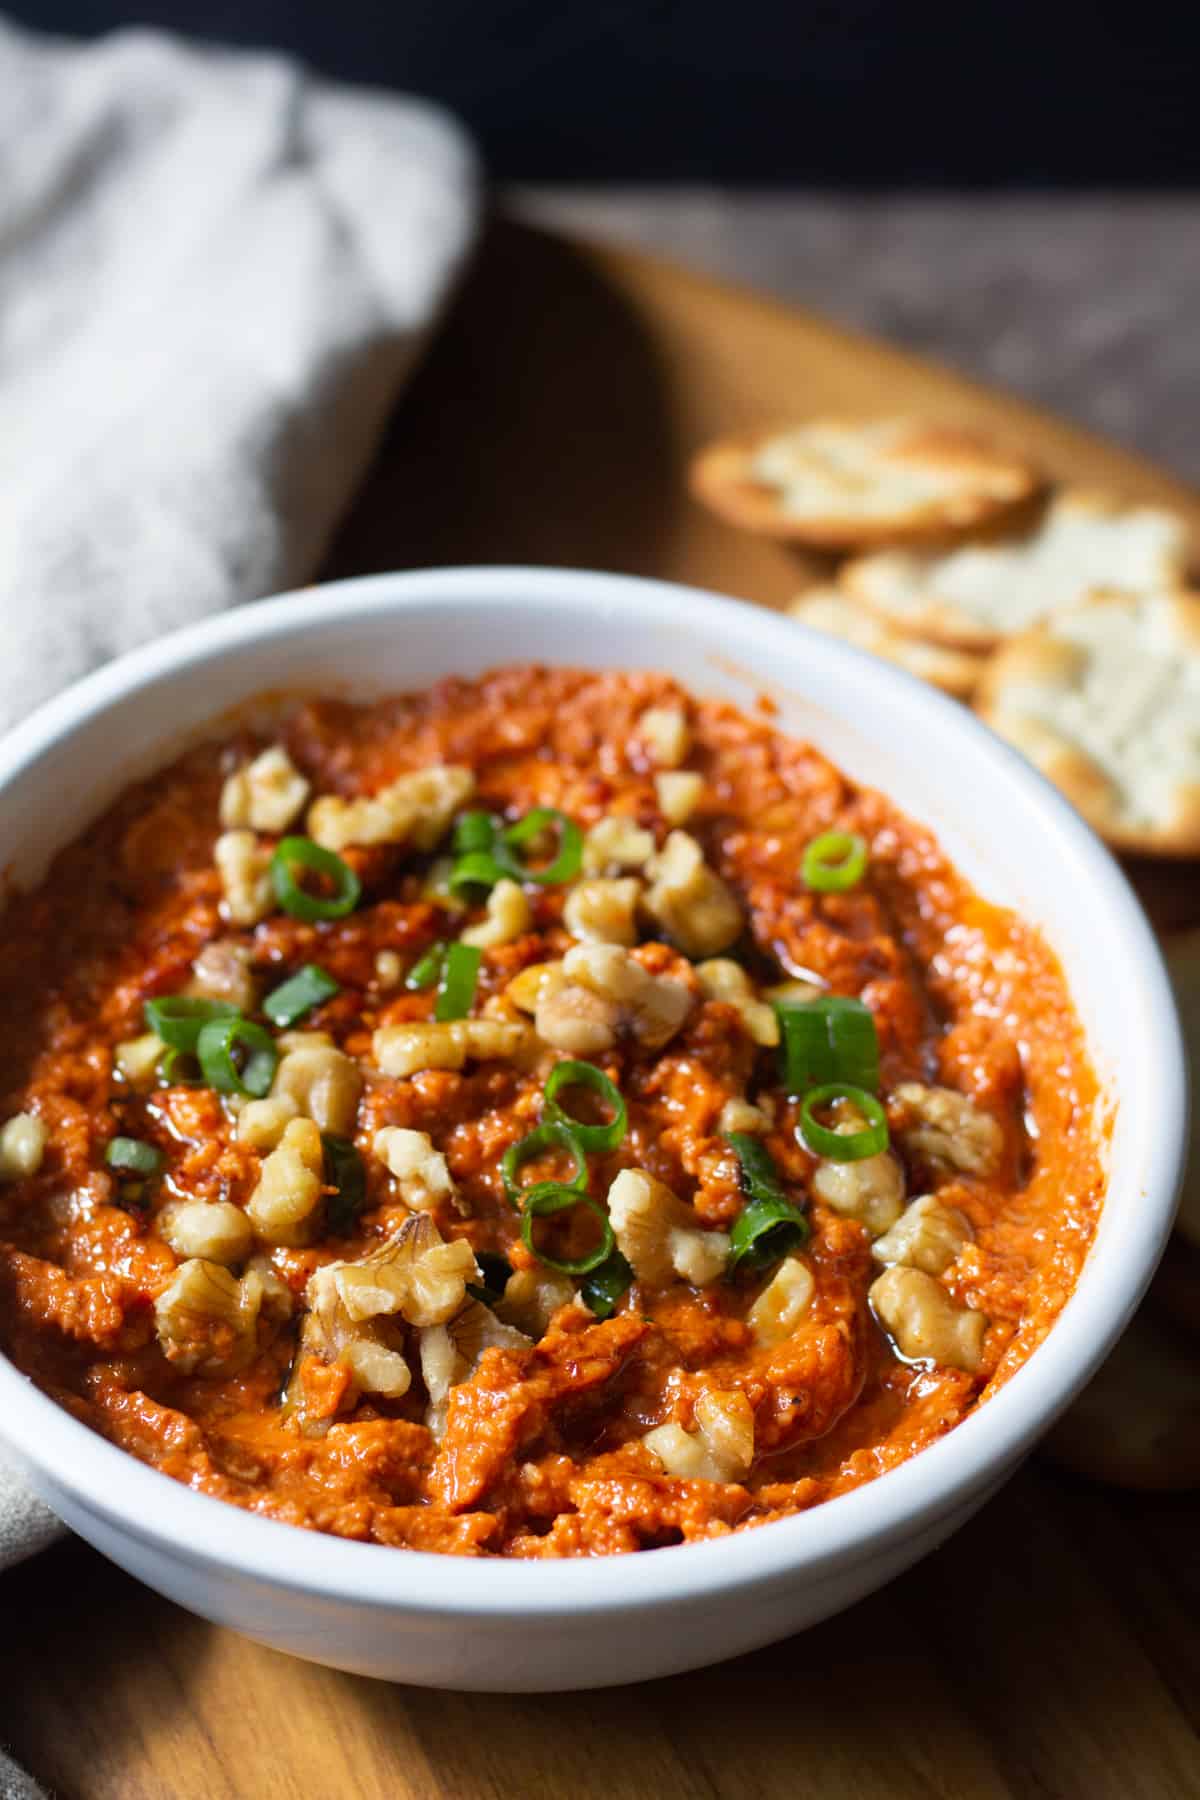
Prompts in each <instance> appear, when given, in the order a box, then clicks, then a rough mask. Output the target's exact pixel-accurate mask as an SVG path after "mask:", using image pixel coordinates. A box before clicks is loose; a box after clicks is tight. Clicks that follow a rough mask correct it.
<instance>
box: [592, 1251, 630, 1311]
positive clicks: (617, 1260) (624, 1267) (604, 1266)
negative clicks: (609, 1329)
mask: <svg viewBox="0 0 1200 1800" xmlns="http://www.w3.org/2000/svg"><path fill="white" fill-rule="evenodd" d="M632 1286H633V1270H632V1269H631V1268H630V1266H629V1264H628V1263H627V1262H626V1260H625V1258H624V1257H623V1256H622V1255H621V1252H620V1251H619V1250H610V1251H609V1253H608V1255H607V1256H606V1257H605V1259H604V1261H603V1262H602V1263H600V1264H599V1266H598V1267H597V1268H595V1269H593V1270H592V1272H591V1274H590V1275H589V1276H588V1278H587V1280H586V1281H585V1282H584V1284H583V1286H582V1287H581V1288H580V1290H579V1298H580V1299H581V1300H582V1301H583V1304H584V1305H585V1306H586V1307H587V1308H588V1310H589V1311H590V1312H591V1313H593V1314H594V1316H595V1317H596V1318H597V1319H611V1318H612V1315H613V1312H614V1311H615V1309H616V1304H617V1301H618V1300H620V1299H621V1298H622V1297H623V1296H624V1295H625V1294H627V1293H628V1292H629V1290H630V1288H631V1287H632Z"/></svg>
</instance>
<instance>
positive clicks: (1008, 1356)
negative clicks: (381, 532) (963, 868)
mask: <svg viewBox="0 0 1200 1800" xmlns="http://www.w3.org/2000/svg"><path fill="white" fill-rule="evenodd" d="M0 963H2V965H3V978H2V980H0V993H2V994H3V996H4V1008H5V1017H4V1030H3V1033H2V1034H0V1046H2V1059H3V1060H2V1068H0V1093H2V1096H3V1110H2V1111H0V1118H2V1119H3V1120H5V1121H7V1122H6V1123H5V1124H4V1125H3V1128H2V1130H0V1339H2V1342H3V1346H4V1349H5V1350H6V1352H7V1354H8V1355H9V1356H10V1357H11V1358H12V1360H13V1361H14V1362H15V1363H16V1365H17V1366H18V1367H19V1368H20V1369H22V1370H24V1371H25V1372H26V1373H27V1374H28V1375H29V1376H31V1377H32V1379H33V1380H34V1381H36V1382H37V1383H38V1384H39V1386H40V1387H42V1388H43V1389H44V1390H45V1392H46V1393H48V1394H49V1395H51V1396H52V1397H53V1398H54V1399H55V1400H57V1401H58V1402H59V1403H60V1404H62V1405H63V1406H65V1407H66V1408H67V1409H68V1410H69V1411H70V1412H71V1413H72V1414H73V1415H74V1416H75V1417H76V1418H78V1419H81V1420H83V1421H85V1422H86V1423H87V1424H88V1425H90V1426H91V1427H92V1428H93V1429H94V1430H96V1431H98V1432H100V1433H102V1434H103V1435H104V1436H105V1437H107V1438H108V1439H110V1440H111V1441H112V1442H113V1443H115V1444H118V1445H120V1446H121V1447H122V1448H124V1449H126V1450H128V1451H129V1452H130V1453H131V1454H132V1455H134V1456H137V1457H139V1458H140V1459H141V1460H142V1461H144V1462H146V1463H149V1464H150V1465H152V1466H153V1467H154V1468H157V1469H160V1470H162V1471H163V1472H164V1473H165V1474H167V1475H170V1476H172V1477H173V1478H174V1479H176V1480H178V1481H181V1482H185V1483H186V1484H187V1485H188V1486H190V1487H192V1488H194V1489H196V1490H198V1491H199V1492H201V1493H206V1494H211V1495H215V1496H217V1497H218V1498H220V1499H223V1500H227V1501H231V1502H232V1503H233V1504H234V1505H237V1506H242V1507H245V1508H247V1509H249V1510H251V1511H253V1512H257V1513H260V1514H264V1515H266V1516H268V1517H271V1518H275V1519H281V1520H285V1521H287V1522H288V1523H290V1524H294V1525H302V1526H307V1527H310V1528H312V1529H314V1530H319V1531H326V1532H333V1533H336V1534H338V1535H339V1536H342V1537H347V1538H355V1539H361V1540H367V1541H370V1542H374V1543H379V1544H388V1545H397V1546H408V1547H411V1548H416V1549H422V1550H439V1551H448V1552H455V1553H460V1554H474V1555H494V1556H523V1557H531V1556H582V1555H596V1554H601V1553H609V1552H615V1551H627V1550H642V1549H648V1548H651V1547H654V1546H658V1545H666V1544H674V1543H679V1542H681V1541H684V1540H689V1541H690V1540H695V1539H700V1538H711V1537H717V1536H720V1535H722V1534H724V1533H725V1532H728V1531H731V1530H734V1529H737V1528H739V1527H741V1526H746V1525H751V1524H758V1523H761V1522H763V1521H766V1520H770V1519H775V1518H780V1517H783V1516H786V1515H788V1514H792V1513H796V1512H798V1511H801V1510H803V1509H805V1508H808V1507H811V1506H814V1505H816V1504H818V1503H819V1502H821V1501H823V1500H826V1499H828V1498H829V1497H831V1496H833V1495H836V1494H839V1493H843V1492H845V1491H846V1490H847V1489H850V1488H853V1487H856V1486H857V1485H858V1484H860V1483H862V1482H864V1481H868V1480H870V1479H872V1478H873V1477H874V1476H876V1475H878V1474H881V1473H882V1472H884V1471H885V1470H887V1469H890V1468H892V1467H894V1466H895V1465H896V1464H898V1463H900V1462H902V1461H903V1460H904V1459H905V1458H907V1457H910V1456H912V1455H914V1454H915V1453H916V1452H918V1451H920V1450H921V1449H922V1448H923V1447H924V1446H925V1445H927V1444H930V1443H932V1442H934V1441H935V1440H936V1439H937V1438H939V1437H941V1436H942V1435H943V1434H944V1433H945V1432H947V1431H949V1430H951V1429H952V1428H953V1427H954V1426H955V1425H956V1424H958V1422H959V1421H960V1420H962V1419H963V1418H965V1417H966V1415H967V1414H968V1413H969V1412H970V1411H971V1410H972V1409H973V1408H974V1407H976V1406H977V1405H979V1403H980V1401H981V1400H983V1399H985V1398H986V1397H987V1395H988V1394H989V1393H990V1392H991V1391H992V1390H993V1389H995V1388H996V1387H997V1386H998V1385H999V1384H1000V1383H1001V1382H1003V1381H1004V1380H1005V1379H1007V1377H1008V1376H1010V1375H1011V1374H1012V1372H1013V1371H1014V1370H1015V1369H1016V1368H1018V1367H1019V1366H1020V1365H1021V1364H1022V1363H1023V1362H1024V1361H1025V1360H1026V1358H1027V1357H1029V1356H1030V1355H1031V1353H1032V1352H1033V1351H1034V1350H1035V1349H1036V1348H1037V1346H1038V1344H1039V1343H1040V1342H1041V1340H1042V1338H1043V1337H1044V1336H1045V1334H1046V1333H1047V1331H1048V1330H1049V1329H1050V1327H1051V1326H1052V1325H1053V1323H1054V1320H1055V1318H1056V1317H1057V1315H1058V1313H1059V1311H1060V1310H1061V1308H1062V1306H1063V1305H1064V1303H1065V1301H1066V1300H1067V1298H1068V1296H1069V1295H1070V1293H1071V1290H1072V1287H1073V1285H1074V1283H1075V1280H1076V1278H1077V1276H1078V1273H1079V1270H1080V1267H1081V1265H1082V1263H1083V1260H1084V1257H1085V1256H1086V1253H1087V1249H1088V1245H1089V1243H1090V1240H1091V1237H1092V1233H1093V1230H1094V1228H1095V1225H1096V1220H1097V1217H1098V1214H1099V1210H1100V1205H1101V1201H1102V1196H1103V1188H1104V1182H1103V1149H1104V1134H1105V1127H1104V1122H1103V1119H1102V1117H1101V1111H1100V1108H1099V1106H1098V1095H1097V1087H1096V1083H1095V1080H1094V1077H1093V1074H1092V1071H1091V1068H1090V1066H1089V1063H1088V1058H1087V1054H1086V1050H1085V1046H1084V1041H1083V1036H1082V1033H1081V1030H1080V1025H1079V1021H1078V1019H1077V1018H1076V1015H1075V1012H1074V1010H1073V1008H1072V1005H1071V1001H1070V997H1069V995H1068V993H1067V991H1066V988H1065V986H1064V983H1063V977H1062V974H1061V971H1060V969H1059V966H1058V964H1057V962H1056V961H1055V958H1054V957H1053V955H1052V954H1051V953H1050V951H1049V950H1048V949H1047V947H1046V946H1045V944H1044V943H1043V942H1042V940H1041V939H1040V937H1039V936H1038V934H1037V933H1036V932H1035V931H1033V930H1031V929H1030V928H1029V927H1028V926H1026V925H1024V924H1022V922H1021V921H1020V920H1019V919H1017V918H1015V917H1014V916H1013V915H1012V914H1011V913H1009V912H1006V911H1003V910H1001V909H999V908H997V907H994V906H991V905H988V904H987V903H986V902H984V901H982V900H980V899H979V898H978V897H977V896H976V895H975V894H974V893H972V892H971V890H970V888H969V887H968V886H967V885H966V884H965V883H964V882H963V881H962V880H961V879H960V878H959V877H958V876H957V875H956V873H955V871H954V870H953V869H952V868H951V867H950V866H949V864H948V863H947V862H946V860H945V858H944V857H943V855H942V854H941V852H940V850H939V849H938V846H937V843H936V841H935V839H934V838H933V837H932V836H931V835H930V833H929V832H928V831H926V830H924V829H923V828H921V827H919V826H916V825H913V824H912V823H911V822H910V821H909V820H907V819H905V818H903V817H902V816H901V815H900V814H898V813H897V812H896V811H895V810H894V809H893V808H892V806H891V805H890V804H889V803H888V801H887V800H886V799H885V798H883V797H882V796H881V795H879V794H877V793H874V792H870V791H867V790H864V789H860V788H858V787H856V786H855V785H854V784H853V783H852V782H850V781H848V780H847V779H846V778H845V777H844V776H843V775H841V774H839V772H838V771H837V770H836V769H835V768H833V767H831V765H830V764H829V763H828V762H827V761H826V760H825V759H824V757H822V756H821V755H820V754H819V753H818V752H817V751H816V750H814V749H812V748H811V747H810V746H808V745H805V744H800V743H795V742H793V741H791V740H789V739H788V738H786V737H784V736H782V735H780V733H779V732H778V731H777V730H775V729H774V728H773V727H772V725H771V724H770V723H769V722H763V721H761V720H756V719H751V718H747V717H745V716H743V715H742V714H741V713H739V712H738V711H736V710H735V709H734V708H733V707H731V706H728V705H725V704H721V703H717V702H713V701H699V700H694V699H692V698H691V697H689V696H688V695H687V694H686V693H684V692H683V691H682V690H681V689H680V688H678V687H677V686H676V685H674V684H673V683H672V682H671V681H669V680H667V679H666V678H664V677H662V676H658V675H648V674H632V675H630V674H601V675H597V674H588V673H580V672H573V671H565V670H560V669H554V670H550V669H542V668H515V669H504V670H501V671H499V672H497V673H493V674H491V675H488V676H486V677H484V678H483V679H481V680H479V681H476V682H468V681H462V680H447V681H443V682H441V683H439V684H438V685H437V686H436V687H435V688H433V689H432V690H430V691H429V692H426V693H422V694H414V695H404V696H402V697H400V698H395V699H389V700H387V701H384V702H382V703H380V704H377V705H371V706H362V707H356V706H352V705H349V704H345V703H342V702H340V701H339V702H335V701H314V702H312V703H309V704H304V705H301V706H298V707H297V708H296V709H295V710H293V711H292V712H291V713H290V714H289V715H288V716H286V717H285V718H284V719H283V721H282V723H279V724H277V725H276V726H274V727H273V729H272V730H271V731H269V732H262V733H256V732H252V731H249V730H246V731H243V732H240V733H238V734H235V735H231V736H226V737H225V738H224V739H217V740H214V741H212V742H210V743H207V744H205V745H204V746H203V747H201V748H199V749H196V750H194V751H191V752H189V753H188V754H187V755H185V756H183V757H182V758H180V760H179V761H177V762H176V763H174V764H173V766H172V767H170V768H168V769H166V770H165V771H164V772H163V773H161V774H159V775H157V776H155V777H154V778H153V779H152V780H150V781H147V782H145V783H143V784H142V785H140V786H139V787H137V788H135V789H133V790H131V791H130V792H128V793H127V794H125V795H124V797H123V798H122V799H121V800H120V801H119V802H118V803H117V804H116V805H115V806H114V807H113V808H112V809H111V810H110V811H109V812H108V813H107V814H106V815H105V816H104V817H103V818H102V819H101V820H100V821H99V823H98V824H96V825H95V826H94V827H93V828H92V829H91V830H90V831H88V832H87V834H86V835H85V836H84V837H83V838H82V839H81V840H80V841H79V842H77V843H75V844H74V845H72V846H71V847H70V848H69V849H67V850H65V851H64V852H63V853H62V854H61V855H60V856H59V857H58V859H57V861H56V862H55V864H54V866H53V868H52V869H51V871H50V874H49V876H48V878H47V879H46V880H45V882H44V883H43V885H42V886H41V887H40V888H39V889H38V890H37V892H36V893H34V894H32V895H29V896H24V897H21V898H14V899H13V900H12V901H11V903H10V904H9V906H8V909H7V912H6V916H5V919H4V928H3V933H2V948H0Z"/></svg>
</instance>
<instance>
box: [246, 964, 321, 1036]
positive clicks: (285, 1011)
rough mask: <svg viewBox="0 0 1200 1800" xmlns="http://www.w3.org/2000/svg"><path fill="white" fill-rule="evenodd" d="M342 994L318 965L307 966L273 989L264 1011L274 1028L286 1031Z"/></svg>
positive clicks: (265, 1002)
mask: <svg viewBox="0 0 1200 1800" xmlns="http://www.w3.org/2000/svg"><path fill="white" fill-rule="evenodd" d="M338 991H339V989H338V984H337V982H336V981H335V980H334V979H333V976H332V975H330V974H329V973H328V972H327V971H326V970H325V969H322V968H321V967H320V965H319V964H318V963H305V965H304V967H303V968H302V969H298V970H297V972H296V973H295V974H294V975H293V976H292V977H291V979H290V980H288V981H284V982H282V983H281V984H280V986H279V987H277V988H275V989H273V991H272V992H271V993H269V994H268V995H267V997H266V999H265V1000H264V1001H263V1011H264V1012H265V1013H266V1015H267V1017H268V1019H270V1021H271V1023H272V1025H277V1026H278V1027H279V1028H280V1030H285V1029H286V1028H287V1027H288V1026H289V1025H294V1024H295V1023H296V1021H297V1019H302V1018H303V1017H304V1015H305V1013H307V1012H311V1011H312V1009H313V1007H314V1006H320V1004H321V1002H322V1001H323V1000H331V999H332V998H333V996H334V995H335V994H336V993H337V992H338Z"/></svg>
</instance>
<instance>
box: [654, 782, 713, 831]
mask: <svg viewBox="0 0 1200 1800" xmlns="http://www.w3.org/2000/svg"><path fill="white" fill-rule="evenodd" d="M654 792H655V794H656V795H657V797H658V810H659V812H660V813H661V814H662V816H663V818H664V819H665V820H666V821H667V824H668V825H686V824H687V822H688V820H689V819H690V818H691V816H692V814H693V813H694V812H695V810H696V808H697V807H698V806H699V804H700V802H701V800H702V799H703V798H704V777H703V776H702V775H697V774H695V773H694V772H693V771H692V770H691V769H669V770H667V771H666V772H665V773H663V774H661V775H656V776H655V777H654Z"/></svg>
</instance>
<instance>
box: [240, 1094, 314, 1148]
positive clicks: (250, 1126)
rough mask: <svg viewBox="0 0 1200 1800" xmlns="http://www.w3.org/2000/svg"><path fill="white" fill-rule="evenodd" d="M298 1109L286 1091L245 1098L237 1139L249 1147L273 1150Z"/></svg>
mask: <svg viewBox="0 0 1200 1800" xmlns="http://www.w3.org/2000/svg"><path fill="white" fill-rule="evenodd" d="M299 1117H300V1108H299V1107H298V1106H297V1105H296V1102H295V1101H294V1100H293V1099H292V1098H291V1096H290V1095H289V1094H275V1095H274V1096H268V1097H267V1098H266V1099H264V1100H247V1101H246V1104H245V1105H244V1106H243V1107H242V1109H241V1111H240V1112H239V1113H238V1116H237V1126H236V1131H237V1141H238V1143H239V1144H246V1145H248V1146H249V1148H250V1149H251V1150H259V1151H264V1150H274V1148H275V1146H276V1145H277V1144H278V1142H279V1140H280V1138H281V1137H282V1136H283V1134H284V1132H285V1131H286V1130H287V1128H288V1126H289V1125H290V1124H291V1122H292V1120H293V1119H298V1118H299Z"/></svg>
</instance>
